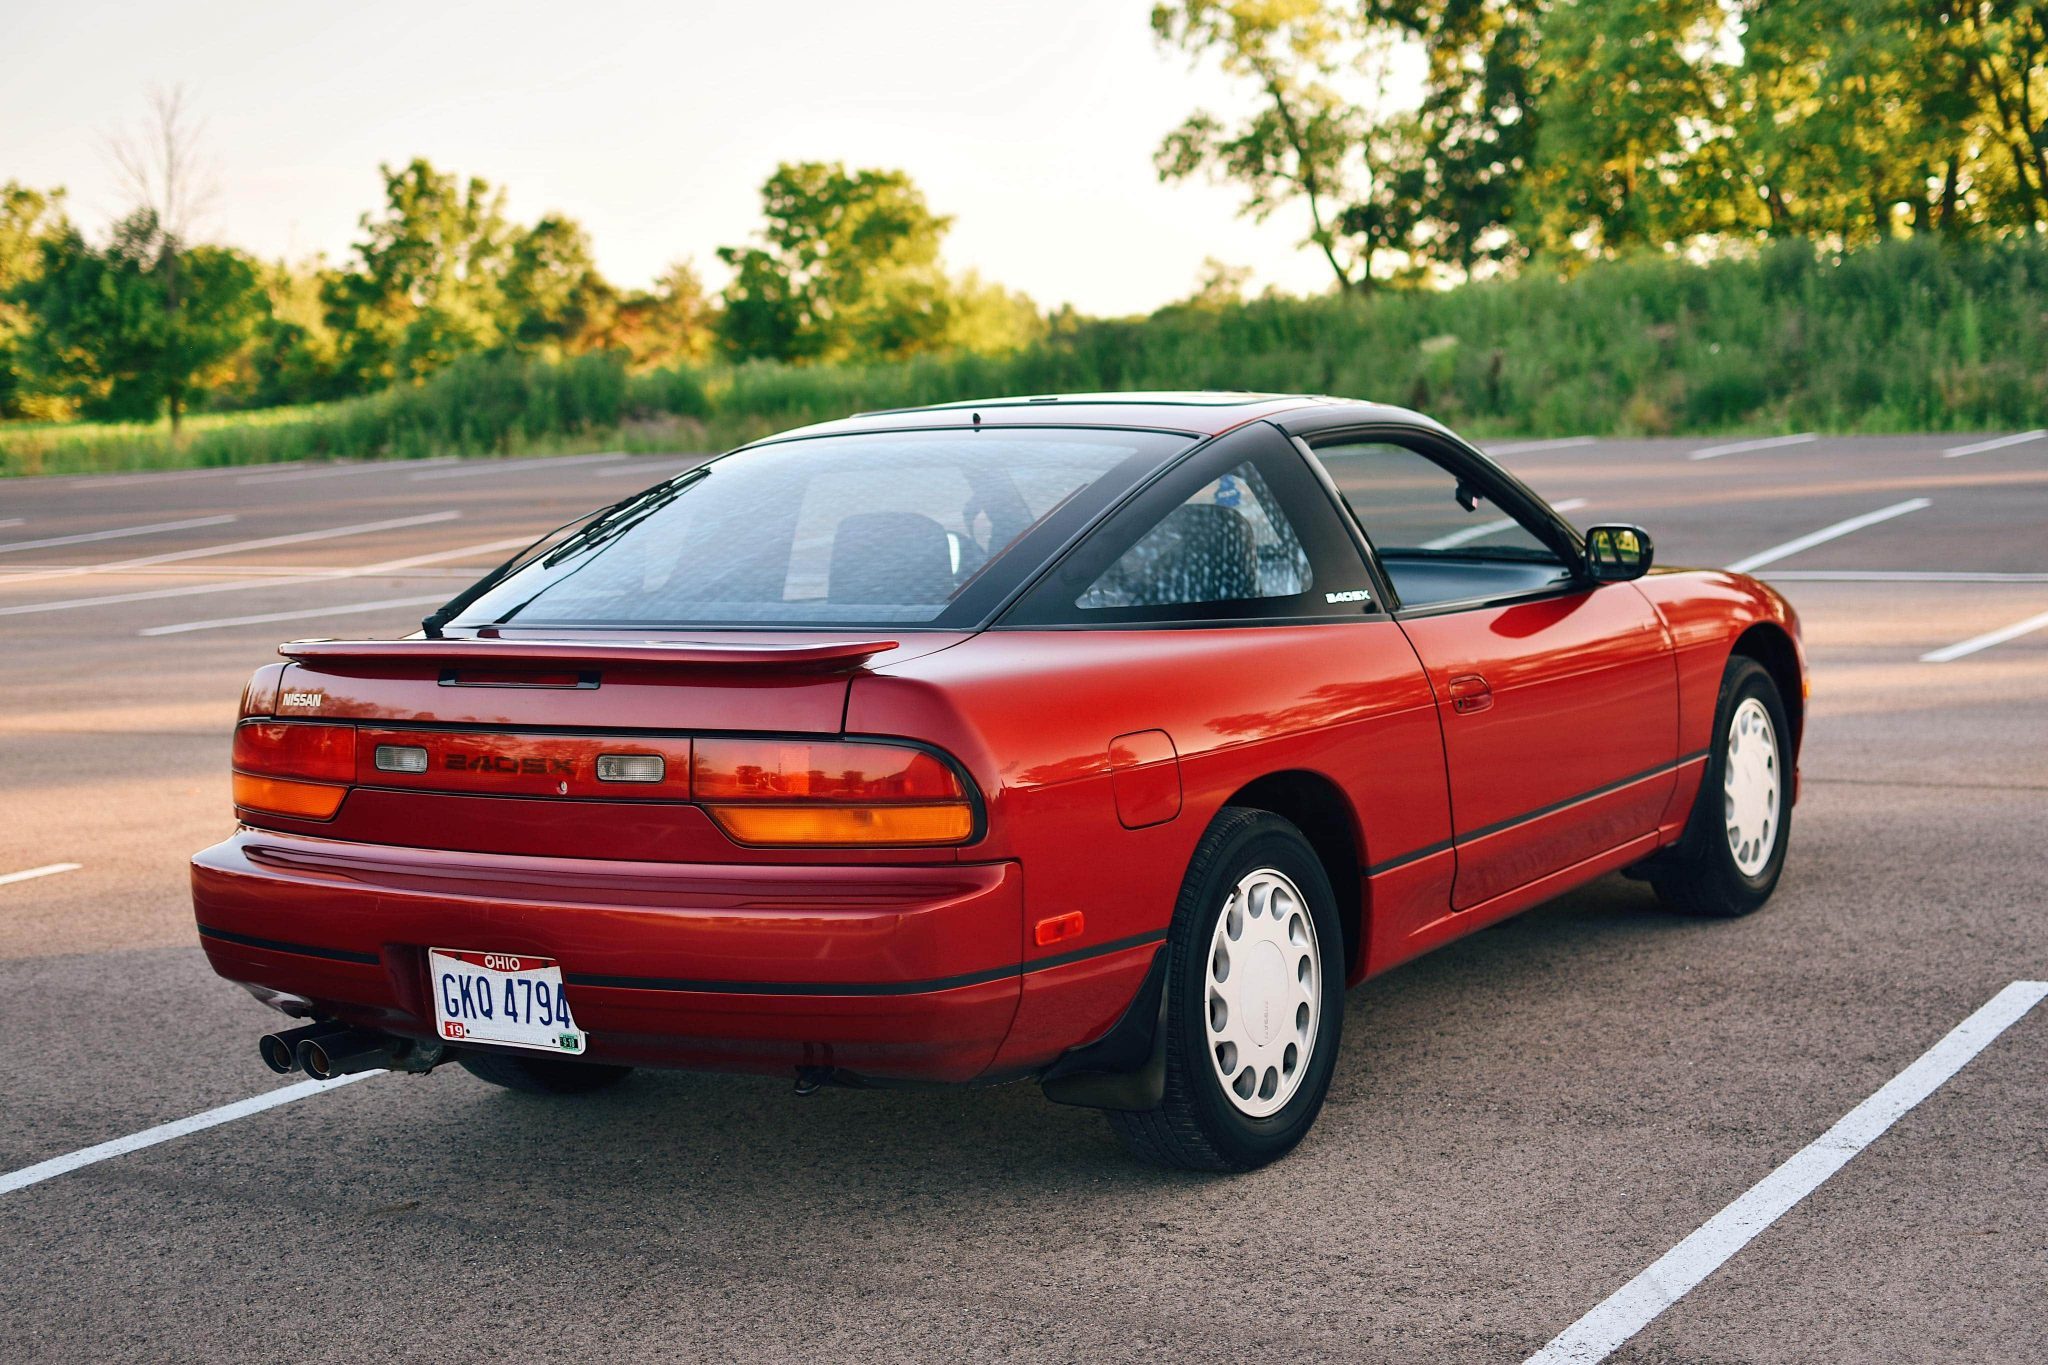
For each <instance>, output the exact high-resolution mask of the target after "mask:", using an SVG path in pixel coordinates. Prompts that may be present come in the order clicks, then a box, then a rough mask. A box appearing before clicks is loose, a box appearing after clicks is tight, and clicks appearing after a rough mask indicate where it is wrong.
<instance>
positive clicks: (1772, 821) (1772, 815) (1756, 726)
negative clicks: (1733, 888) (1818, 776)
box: [1721, 697, 1784, 877]
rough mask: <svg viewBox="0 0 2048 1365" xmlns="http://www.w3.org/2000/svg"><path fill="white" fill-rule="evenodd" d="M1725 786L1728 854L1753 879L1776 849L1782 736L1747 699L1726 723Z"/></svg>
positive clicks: (1760, 706) (1762, 710)
mask: <svg viewBox="0 0 2048 1365" xmlns="http://www.w3.org/2000/svg"><path fill="white" fill-rule="evenodd" d="M1721 778H1722V785H1723V787H1724V788H1725V796H1726V804H1727V828H1728V852H1729V853H1730V854H1732V855H1733V856H1734V858H1735V867H1736V870H1737V871H1739V872H1741V873H1742V875H1743V876H1745V877H1754V876H1755V875H1756V874H1757V873H1759V872H1761V871H1763V869H1764V867H1765V865H1766V864H1768V863H1769V862H1770V861H1771V850H1772V849H1773V848H1775V847H1777V843H1778V824H1779V820H1778V811H1779V803H1780V802H1781V801H1782V800H1783V792H1784V786H1783V783H1782V782H1781V781H1780V778H1779V772H1778V734H1777V731H1776V730H1775V729H1774V728H1773V727H1772V725H1771V713H1770V712H1769V711H1768V710H1766V709H1765V707H1764V704H1763V703H1762V702H1761V701H1759V700H1757V699H1756V698H1755V697H1747V698H1745V699H1744V700H1743V703H1742V705H1740V706H1738V707H1736V708H1735V714H1734V715H1733V716H1731V717H1729V718H1728V754H1727V761H1726V764H1725V765H1724V767H1723V770H1722V774H1721Z"/></svg>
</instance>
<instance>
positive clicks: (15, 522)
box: [0, 517, 28, 526]
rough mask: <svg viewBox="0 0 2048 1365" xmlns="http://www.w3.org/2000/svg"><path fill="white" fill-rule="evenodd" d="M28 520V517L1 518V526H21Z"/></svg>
mask: <svg viewBox="0 0 2048 1365" xmlns="http://www.w3.org/2000/svg"><path fill="white" fill-rule="evenodd" d="M27 520H28V518H27V517H0V526H19V525H21V524H22V523H23V522H24V521H27Z"/></svg>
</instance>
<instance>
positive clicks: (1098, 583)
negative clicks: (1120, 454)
mask: <svg viewBox="0 0 2048 1365" xmlns="http://www.w3.org/2000/svg"><path fill="white" fill-rule="evenodd" d="M1314 583H1315V570H1314V568H1313V567H1312V566H1311V565H1310V564H1309V562H1308V551H1307V550H1304V549H1303V548H1302V545H1301V537H1300V536H1299V535H1298V534H1296V532H1295V529H1294V524H1293V523H1292V522H1290V521H1288V520H1287V514H1286V513H1285V512H1283V511H1282V510H1281V509H1280V506H1279V504H1278V502H1277V500H1276V499H1275V498H1274V497H1273V490H1272V489H1271V488H1269V487H1267V485H1266V480H1265V478H1264V477H1263V476H1262V475H1261V474H1260V473H1259V471H1258V470H1257V469H1256V468H1255V467H1253V465H1252V464H1251V462H1250V461H1246V462H1245V463H1243V464H1240V465H1238V466H1236V467H1235V468H1233V469H1231V470H1230V471H1229V472H1228V473H1226V474H1221V475H1219V476H1217V477H1216V478H1214V479H1212V480H1210V481H1209V482H1208V483H1205V484H1203V485H1202V486H1201V487H1200V488H1197V489H1196V490H1195V491H1194V492H1193V493H1192V494H1190V495H1189V496H1188V498H1187V500H1186V501H1184V502H1182V503H1181V504H1180V506H1178V507H1176V508H1174V509H1173V510H1172V511H1171V512H1168V513H1167V514H1166V516H1165V517H1164V518H1163V519H1161V520H1160V521H1159V522H1158V523H1157V524H1156V525H1154V526H1153V527H1152V529H1151V530H1149V531H1147V532H1146V533H1145V534H1144V535H1142V536H1140V537H1139V538H1138V543H1137V544H1135V545H1133V546H1131V548H1130V549H1128V550H1126V551H1124V552H1123V554H1122V556H1121V557H1119V558H1118V559H1117V561H1116V562H1115V563H1114V564H1112V565H1110V566H1109V568H1108V570H1107V571H1106V572H1104V573H1103V575H1102V576H1101V577H1100V578H1097V579H1096V580H1095V581H1094V582H1093V583H1090V584H1089V585H1088V587H1087V589H1086V590H1085V591H1084V592H1082V594H1081V595H1080V597H1078V598H1077V599H1076V600H1075V602H1074V605H1075V606H1076V607H1079V608H1080V609H1081V610H1083V611H1099V610H1101V609H1103V608H1105V607H1169V606H1187V605H1190V604H1194V603H1208V602H1249V601H1252V600H1255V599H1258V598H1269V597H1294V596H1297V595H1299V594H1301V593H1304V592H1307V591H1308V590H1309V588H1310V587H1312V586H1313V585H1314Z"/></svg>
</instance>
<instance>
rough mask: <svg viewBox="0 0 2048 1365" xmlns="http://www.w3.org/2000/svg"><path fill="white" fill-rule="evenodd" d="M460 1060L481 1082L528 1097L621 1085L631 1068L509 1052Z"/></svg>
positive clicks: (580, 1092)
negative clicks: (518, 1092)
mask: <svg viewBox="0 0 2048 1365" xmlns="http://www.w3.org/2000/svg"><path fill="white" fill-rule="evenodd" d="M455 1060H456V1061H458V1062H460V1063H462V1069H463V1070H464V1071H467V1072H468V1073H469V1074H470V1075H472V1076H474V1077H476V1078H477V1079H478V1080H480V1081H489V1082H490V1083H491V1084H492V1085H502V1086H504V1087H505V1088H506V1089H507V1090H517V1091H520V1092H522V1093H524V1094H528V1095H583V1094H588V1093H589V1092H590V1091H592V1090H602V1089H604V1088H605V1087H606V1086H609V1085H617V1084H618V1083H619V1082H620V1081H623V1080H624V1079H626V1077H627V1076H628V1075H629V1074H631V1072H632V1070H633V1068H632V1067H630V1066H609V1065H607V1064H605V1063H603V1062H568V1061H563V1060H562V1059H561V1058H559V1057H519V1056H515V1055H513V1054H511V1053H507V1052H463V1053H458V1054H457V1055H456V1058H455Z"/></svg>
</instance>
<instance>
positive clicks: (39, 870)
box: [0, 863, 84, 886]
mask: <svg viewBox="0 0 2048 1365" xmlns="http://www.w3.org/2000/svg"><path fill="white" fill-rule="evenodd" d="M82 866H84V864H82V863H44V864H43V865H42V866H41V867H32V868H30V869H29V870H28V871H26V872H9V873H7V874H6V875H5V876H0V886H7V885H9V884H11V883H13V882H30V881H34V880H35V879H36V878H37V877H54V876H56V875H57V874H58V873H59V872H76V871H78V869H79V868H80V867H82Z"/></svg>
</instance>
